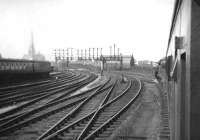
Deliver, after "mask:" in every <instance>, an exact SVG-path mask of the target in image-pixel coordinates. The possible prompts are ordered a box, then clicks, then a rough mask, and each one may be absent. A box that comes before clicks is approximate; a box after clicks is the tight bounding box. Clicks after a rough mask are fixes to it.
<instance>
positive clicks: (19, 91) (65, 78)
mask: <svg viewBox="0 0 200 140" xmlns="http://www.w3.org/2000/svg"><path fill="white" fill-rule="evenodd" d="M79 77H80V74H79V75H63V74H62V77H60V78H59V79H58V80H56V79H54V80H51V81H48V83H45V84H42V85H35V86H31V87H29V85H28V86H26V85H22V86H23V88H22V87H21V86H20V87H17V88H16V89H12V90H9V88H8V89H7V91H4V92H1V94H0V97H1V98H4V97H10V96H13V95H18V94H22V93H24V92H27V91H31V90H36V91H37V90H40V89H42V88H43V89H44V88H48V87H53V85H62V84H64V83H67V82H69V81H71V80H73V79H76V78H79ZM51 85H52V86H51ZM19 88H20V89H19Z"/></svg>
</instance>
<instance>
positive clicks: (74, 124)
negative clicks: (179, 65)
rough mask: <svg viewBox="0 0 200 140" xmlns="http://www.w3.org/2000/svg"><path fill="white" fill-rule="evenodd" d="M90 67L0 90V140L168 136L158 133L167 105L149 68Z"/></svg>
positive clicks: (76, 66) (74, 67) (76, 67)
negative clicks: (107, 68) (103, 69)
mask: <svg viewBox="0 0 200 140" xmlns="http://www.w3.org/2000/svg"><path fill="white" fill-rule="evenodd" d="M117 60H118V59H117ZM87 67H88V68H87ZM62 68H63V66H62ZM91 68H92V66H89V65H84V67H83V66H81V65H80V64H73V63H69V65H68V67H66V69H65V70H63V71H60V72H50V74H49V76H48V77H42V78H41V79H40V78H39V79H31V80H30V79H29V80H27V81H18V82H15V83H12V84H9V85H4V86H1V87H0V91H1V92H0V93H1V94H0V97H1V98H0V108H1V109H0V139H2V140H50V139H51V140H54V139H60V140H61V139H63V140H64V139H69V140H72V139H79V140H83V139H85V140H86V139H97V140H102V139H113V140H115V139H119V140H120V139H158V138H162V137H163V138H169V136H170V134H169V130H165V131H164V130H162V128H163V124H162V119H163V116H162V113H163V112H164V113H167V111H166V106H165V104H166V103H167V101H166V99H165V96H164V94H162V93H163V91H162V90H161V85H160V84H159V83H158V81H157V80H156V79H155V77H154V72H153V68H143V67H138V66H135V68H134V69H133V70H115V69H112V70H109V71H108V70H105V71H103V73H101V71H100V67H97V68H96V66H93V70H91ZM35 72H36V71H35ZM47 73H49V71H47ZM8 74H9V73H8ZM18 74H19V73H18ZM26 74H29V73H26ZM38 74H39V75H41V73H38Z"/></svg>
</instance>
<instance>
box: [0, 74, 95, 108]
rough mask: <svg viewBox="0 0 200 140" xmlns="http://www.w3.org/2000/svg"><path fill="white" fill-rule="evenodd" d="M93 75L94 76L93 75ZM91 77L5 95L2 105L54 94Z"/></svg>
mask: <svg viewBox="0 0 200 140" xmlns="http://www.w3.org/2000/svg"><path fill="white" fill-rule="evenodd" d="M91 77H93V76H91ZM91 77H90V76H84V77H83V76H82V77H79V78H76V79H73V80H71V81H66V83H65V82H64V83H63V84H62V85H60V84H58V85H57V84H56V83H55V84H53V85H50V86H49V87H48V88H47V87H38V89H37V90H33V89H32V90H28V91H26V92H24V93H23V92H22V93H21V94H17V95H14V96H10V97H7V98H6V97H4V98H2V99H1V100H0V107H3V106H8V105H12V104H13V103H14V104H16V103H19V102H24V101H28V100H33V99H35V98H40V97H42V96H49V95H52V93H58V92H59V91H63V90H67V89H70V88H72V87H75V86H78V85H80V84H81V83H84V82H85V81H87V80H89V81H90V79H91ZM19 92H20V91H19ZM57 95H58V94H57ZM55 96H56V95H55Z"/></svg>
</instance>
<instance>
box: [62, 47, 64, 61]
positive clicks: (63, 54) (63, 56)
mask: <svg viewBox="0 0 200 140" xmlns="http://www.w3.org/2000/svg"><path fill="white" fill-rule="evenodd" d="M62 51H63V56H62V58H63V60H65V54H64V52H65V51H64V49H63V50H62Z"/></svg>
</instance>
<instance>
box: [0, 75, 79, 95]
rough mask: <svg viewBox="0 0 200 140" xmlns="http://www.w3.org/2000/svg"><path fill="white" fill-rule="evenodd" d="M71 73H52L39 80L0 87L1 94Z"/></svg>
mask: <svg viewBox="0 0 200 140" xmlns="http://www.w3.org/2000/svg"><path fill="white" fill-rule="evenodd" d="M73 75H75V73H73V72H68V73H59V74H54V75H52V76H50V78H47V80H40V81H37V82H28V83H24V84H20V85H12V86H6V87H1V88H0V91H1V94H2V93H6V94H7V92H10V91H13V90H17V89H22V88H26V89H27V88H28V87H30V88H31V87H33V86H37V85H41V84H45V83H48V82H51V81H53V80H54V79H55V77H58V78H62V77H63V76H68V77H70V76H73Z"/></svg>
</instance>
